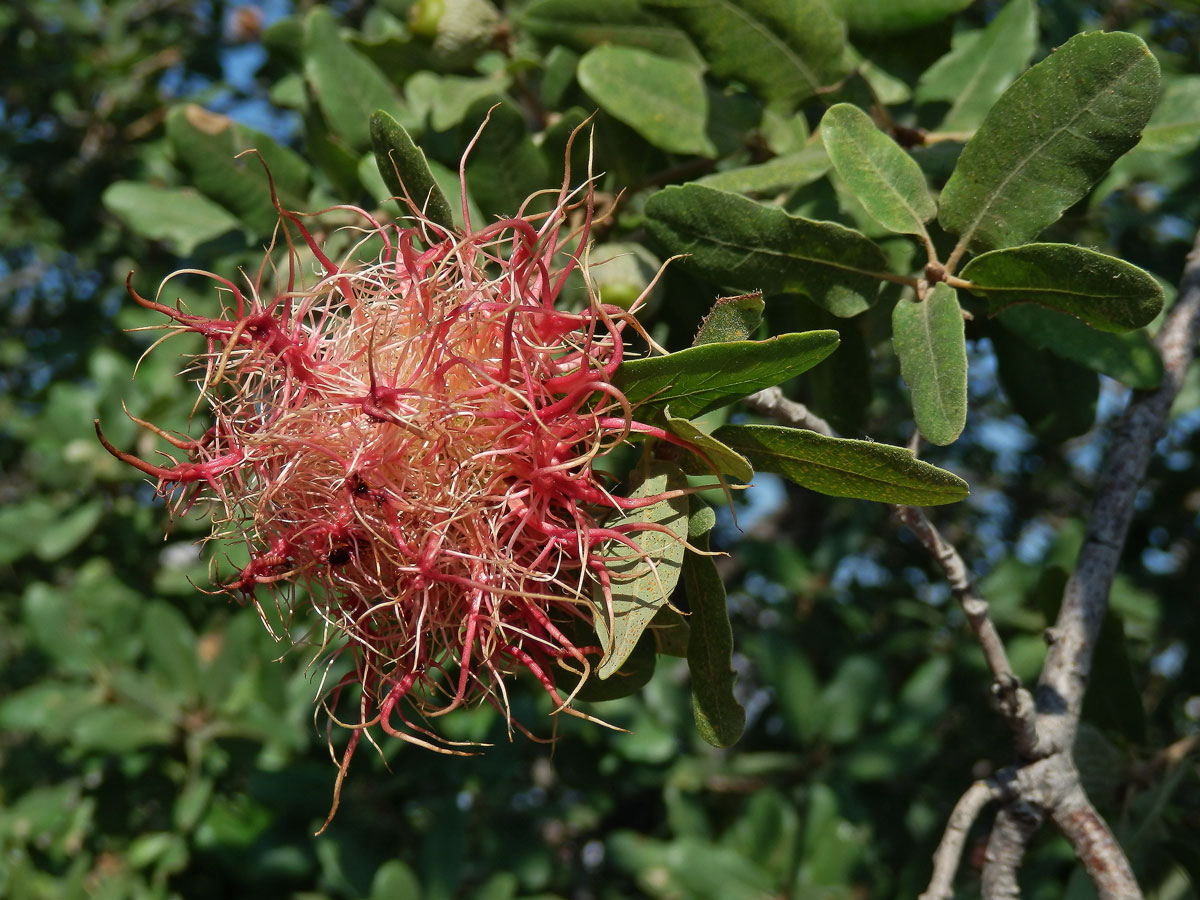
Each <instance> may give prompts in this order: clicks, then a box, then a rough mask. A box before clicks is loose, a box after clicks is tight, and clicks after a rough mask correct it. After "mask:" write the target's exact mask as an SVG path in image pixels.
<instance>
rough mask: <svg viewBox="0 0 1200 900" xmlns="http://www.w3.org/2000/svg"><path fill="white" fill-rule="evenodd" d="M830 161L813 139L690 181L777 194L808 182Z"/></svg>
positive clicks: (737, 191) (826, 168) (735, 190)
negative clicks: (779, 153) (750, 163)
mask: <svg viewBox="0 0 1200 900" xmlns="http://www.w3.org/2000/svg"><path fill="white" fill-rule="evenodd" d="M830 165H831V163H830V161H829V154H828V153H826V152H825V147H824V145H822V144H819V143H817V144H811V145H809V146H807V147H805V148H804V149H802V150H797V151H794V152H791V153H786V154H784V155H782V156H777V157H775V158H774V159H769V160H767V161H766V162H764V163H759V164H758V165H754V166H742V167H740V168H736V169H725V170H723V171H721V172H714V173H712V174H711V175H705V176H704V177H703V178H697V179H696V181H695V182H694V183H695V184H703V185H707V186H708V187H711V188H716V189H717V190H720V191H731V192H733V193H735V194H779V193H780V192H783V191H792V190H795V189H796V188H800V187H803V186H804V185H806V184H811V183H812V182H814V181H816V180H817V179H819V178H820V177H821V176H823V175H824V174H825V173H826V172H828V171H829V167H830Z"/></svg>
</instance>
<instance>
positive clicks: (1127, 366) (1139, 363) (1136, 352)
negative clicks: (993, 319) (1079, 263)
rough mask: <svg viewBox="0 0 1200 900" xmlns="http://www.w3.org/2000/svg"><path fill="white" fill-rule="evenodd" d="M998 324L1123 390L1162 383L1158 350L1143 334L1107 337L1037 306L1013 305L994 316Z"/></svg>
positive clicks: (1071, 317)
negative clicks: (1122, 385)
mask: <svg viewBox="0 0 1200 900" xmlns="http://www.w3.org/2000/svg"><path fill="white" fill-rule="evenodd" d="M998 318H999V320H1000V322H1001V324H1003V325H1004V327H1005V328H1007V329H1009V330H1010V331H1012V332H1014V333H1016V334H1019V335H1020V336H1021V337H1023V338H1024V339H1025V340H1027V341H1029V343H1031V344H1033V346H1035V347H1040V348H1041V349H1043V350H1049V351H1050V352H1051V353H1054V354H1057V355H1058V356H1061V357H1062V358H1063V359H1069V360H1071V361H1072V362H1077V363H1079V364H1080V365H1081V366H1086V367H1087V368H1089V369H1092V370H1093V371H1096V372H1099V373H1101V374H1102V375H1108V376H1109V377H1111V378H1115V379H1116V380H1117V381H1119V382H1121V383H1122V384H1124V385H1125V386H1126V387H1131V388H1139V389H1142V390H1149V389H1151V388H1156V387H1158V385H1159V384H1160V383H1161V382H1162V376H1163V365H1162V357H1161V356H1159V353H1158V349H1157V348H1156V347H1155V346H1154V342H1153V341H1152V340H1151V339H1150V336H1149V335H1148V334H1146V332H1145V331H1142V330H1140V329H1139V330H1137V331H1128V332H1125V333H1124V334H1111V333H1109V332H1105V331H1097V330H1096V329H1094V328H1089V327H1088V326H1087V325H1084V324H1083V323H1082V322H1080V321H1079V320H1078V319H1076V318H1075V317H1074V316H1069V315H1067V314H1066V313H1060V312H1056V311H1054V310H1052V309H1043V308H1042V307H1040V306H1030V305H1026V306H1014V307H1012V308H1011V309H1006V310H1004V311H1003V312H1002V313H1000V315H999V316H998Z"/></svg>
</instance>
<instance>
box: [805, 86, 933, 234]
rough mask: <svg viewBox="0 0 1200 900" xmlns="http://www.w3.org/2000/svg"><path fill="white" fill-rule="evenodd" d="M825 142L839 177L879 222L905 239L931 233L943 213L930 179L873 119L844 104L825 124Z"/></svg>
mask: <svg viewBox="0 0 1200 900" xmlns="http://www.w3.org/2000/svg"><path fill="white" fill-rule="evenodd" d="M821 138H822V140H824V142H825V149H826V150H827V151H828V152H829V158H830V160H832V162H833V167H834V168H835V169H837V173H838V175H840V176H841V177H842V181H843V182H844V183H845V185H846V187H848V188H849V189H850V190H851V191H852V192H853V193H854V195H855V196H856V197H857V198H858V200H859V202H860V203H862V205H863V207H864V208H865V209H866V211H867V213H868V214H869V215H870V216H871V217H872V218H873V219H875V221H877V222H878V223H879V224H880V225H882V226H883V227H884V228H887V229H888V230H889V231H895V232H897V233H900V234H925V223H926V222H928V221H929V220H930V219H932V218H933V217H934V215H936V213H937V206H936V204H934V202H933V198H932V197H931V196H930V195H929V188H928V186H927V185H926V184H925V175H924V174H923V173H922V172H921V167H920V166H918V165H917V163H916V161H915V160H914V159H913V158H912V157H911V156H909V155H908V154H907V153H905V152H904V151H903V150H901V149H900V145H899V144H897V143H896V142H895V141H893V140H892V139H891V138H890V137H888V136H887V135H886V134H884V133H883V132H882V131H880V130H879V129H878V128H877V127H875V123H874V122H872V121H871V117H870V116H868V115H867V114H866V113H865V112H863V111H862V110H861V109H859V108H858V107H857V106H852V105H851V104H849V103H838V104H837V105H835V106H833V107H830V109H829V110H828V111H827V112H826V113H825V116H824V118H822V119H821Z"/></svg>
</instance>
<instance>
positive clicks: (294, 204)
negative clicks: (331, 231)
mask: <svg viewBox="0 0 1200 900" xmlns="http://www.w3.org/2000/svg"><path fill="white" fill-rule="evenodd" d="M167 140H168V141H169V142H170V144H171V151H172V153H174V155H175V159H176V160H178V161H179V162H180V163H182V164H183V166H184V167H186V169H187V170H188V172H189V174H190V176H191V183H192V184H194V185H195V186H196V187H197V188H199V189H200V191H202V192H203V193H204V194H205V195H206V196H208V197H211V198H212V199H213V200H216V201H217V202H218V203H220V204H221V205H222V206H224V207H225V208H226V209H228V210H229V211H230V212H232V213H234V214H235V215H236V216H237V217H238V218H239V219H240V220H241V221H242V223H243V224H244V225H245V226H246V228H247V229H248V230H249V231H250V232H251V233H253V234H255V235H259V236H262V235H269V234H270V233H271V232H272V230H274V228H275V225H276V224H277V223H278V222H279V211H278V210H277V209H276V208H275V204H274V203H272V202H271V189H270V186H269V185H268V182H267V171H268V170H269V171H270V173H271V179H272V180H273V181H274V182H275V191H276V194H277V196H278V198H279V202H280V203H281V204H282V205H283V206H284V208H286V209H303V208H304V207H305V206H306V198H307V196H308V187H309V181H310V179H309V169H308V163H306V162H305V161H304V159H303V158H302V157H301V156H300V155H299V154H297V153H296V152H295V151H294V150H291V149H289V148H287V147H284V146H282V145H280V144H278V143H276V142H275V141H274V140H273V139H272V138H270V137H269V136H267V135H265V134H263V133H262V132H259V131H254V130H253V129H251V128H247V127H246V126H244V125H241V124H239V123H237V122H235V121H234V120H233V119H230V118H229V117H228V116H222V115H218V114H217V113H212V112H209V111H208V110H206V109H204V108H203V107H201V106H197V105H195V104H192V103H189V104H186V105H184V106H177V107H175V108H174V109H173V110H171V112H170V113H169V114H168V116H167ZM251 149H253V150H257V151H258V155H257V156H256V155H255V154H252V153H247V154H245V155H243V156H241V157H240V158H239V154H241V153H242V152H243V151H246V150H251ZM264 166H265V168H264Z"/></svg>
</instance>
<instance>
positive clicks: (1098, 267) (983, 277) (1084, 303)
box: [962, 244, 1163, 331]
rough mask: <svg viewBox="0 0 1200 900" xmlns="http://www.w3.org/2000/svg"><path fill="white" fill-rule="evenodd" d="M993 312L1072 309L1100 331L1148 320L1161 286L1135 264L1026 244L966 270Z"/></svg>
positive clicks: (1074, 249)
mask: <svg viewBox="0 0 1200 900" xmlns="http://www.w3.org/2000/svg"><path fill="white" fill-rule="evenodd" d="M962 277H963V278H965V279H967V280H968V281H970V282H971V284H972V287H971V288H970V290H971V292H972V293H974V294H980V295H982V296H984V297H986V298H987V301H988V305H989V307H990V309H991V311H992V313H993V314H994V313H997V312H999V311H1000V310H1002V309H1005V308H1007V307H1009V306H1013V305H1015V304H1018V303H1035V304H1037V305H1038V306H1044V307H1047V308H1048V309H1054V310H1059V311H1061V312H1064V313H1069V314H1070V315H1072V316H1075V318H1077V319H1080V320H1082V321H1084V322H1086V323H1087V324H1089V325H1091V326H1092V327H1093V328H1099V329H1100V330H1102V331H1128V330H1130V329H1132V328H1141V327H1142V326H1144V325H1148V324H1150V322H1152V321H1153V320H1154V317H1155V316H1157V315H1158V314H1159V312H1160V311H1161V310H1162V304H1163V293H1162V287H1161V286H1160V285H1159V283H1158V282H1157V281H1155V280H1154V279H1153V278H1151V277H1150V275H1149V274H1147V273H1146V272H1145V271H1143V270H1142V269H1139V268H1138V267H1137V266H1134V265H1130V264H1129V263H1127V262H1125V261H1124V260H1120V259H1117V258H1116V257H1113V256H1107V255H1106V254H1104V253H1097V252H1096V251H1095V250H1087V249H1084V248H1083V247H1076V246H1075V245H1073V244H1026V245H1025V246H1023V247H1010V248H1009V249H1007V250H994V251H992V252H991V253H985V254H983V255H982V256H977V257H976V258H975V259H973V260H971V262H970V263H968V264H967V266H966V268H964V269H963V271H962Z"/></svg>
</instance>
